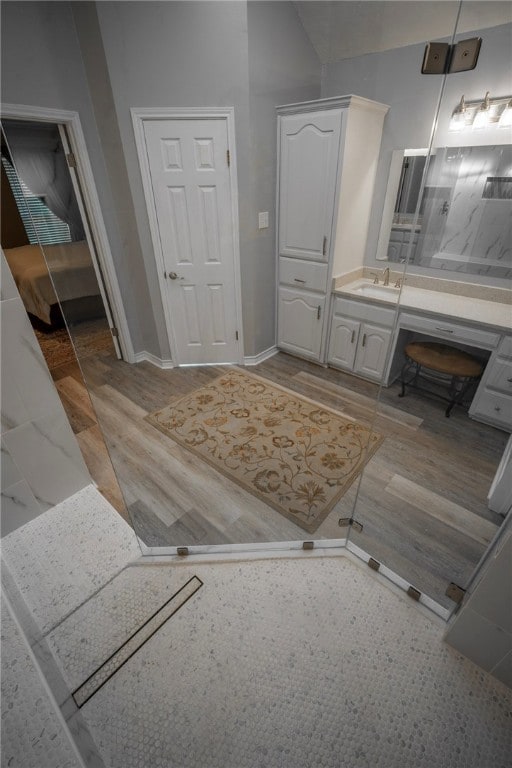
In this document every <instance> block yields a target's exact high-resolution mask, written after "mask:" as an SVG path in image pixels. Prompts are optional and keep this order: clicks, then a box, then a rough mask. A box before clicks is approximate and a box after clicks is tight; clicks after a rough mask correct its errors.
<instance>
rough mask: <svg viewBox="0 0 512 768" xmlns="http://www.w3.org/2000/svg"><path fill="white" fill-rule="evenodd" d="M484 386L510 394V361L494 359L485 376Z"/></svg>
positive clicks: (511, 393) (511, 368) (511, 367)
mask: <svg viewBox="0 0 512 768" xmlns="http://www.w3.org/2000/svg"><path fill="white" fill-rule="evenodd" d="M485 386H486V387H489V388H490V389H497V390H499V391H500V392H504V393H505V394H507V395H512V361H510V360H500V359H499V358H498V359H496V360H495V361H494V363H493V364H492V367H491V370H490V371H489V374H488V376H487V378H486V381H485Z"/></svg>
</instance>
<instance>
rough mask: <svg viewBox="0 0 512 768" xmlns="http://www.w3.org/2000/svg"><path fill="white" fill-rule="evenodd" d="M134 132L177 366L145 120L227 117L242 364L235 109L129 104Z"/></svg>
mask: <svg viewBox="0 0 512 768" xmlns="http://www.w3.org/2000/svg"><path fill="white" fill-rule="evenodd" d="M130 112H131V116H132V123H133V131H134V135H135V145H136V148H137V155H138V158H139V167H140V172H141V177H142V187H143V190H144V197H145V200H146V208H147V211H148V217H149V228H150V231H151V240H152V243H153V251H154V254H153V258H154V260H155V263H156V266H157V273H158V284H159V287H160V295H161V299H162V305H163V310H164V317H165V324H166V329H167V336H168V340H169V346H170V348H171V354H172V357H173V359H174V360H176V363H177V365H179V364H180V361H179V355H178V346H177V343H176V338H175V335H174V329H173V324H172V318H171V313H170V308H169V305H168V302H167V301H166V300H165V295H166V286H165V278H164V267H163V254H162V249H161V243H160V232H159V229H158V220H157V216H156V211H155V206H154V197H153V187H152V184H151V172H150V169H149V161H148V156H147V149H146V138H145V135H144V121H145V120H169V119H171V120H197V119H205V120H208V119H212V120H214V119H221V120H226V126H227V136H228V148H229V151H230V159H231V162H230V166H229V179H230V191H231V226H232V232H233V264H234V272H235V274H234V278H235V279H234V282H235V313H236V327H237V329H238V332H239V345H238V357H237V359H236V360H235V361H233V362H236V363H238V364H240V365H241V364H242V363H243V359H244V351H243V346H244V342H243V338H244V334H243V324H242V278H241V270H240V237H239V233H240V227H239V216H238V179H237V172H236V167H237V165H236V140H235V109H234V107H204V108H203V107H189V108H186V109H181V108H179V107H154V108H147V107H132V108H131V109H130Z"/></svg>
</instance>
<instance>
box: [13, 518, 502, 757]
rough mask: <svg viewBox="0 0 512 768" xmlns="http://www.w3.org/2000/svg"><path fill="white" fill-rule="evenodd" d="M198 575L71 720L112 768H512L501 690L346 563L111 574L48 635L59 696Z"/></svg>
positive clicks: (279, 562) (310, 558)
mask: <svg viewBox="0 0 512 768" xmlns="http://www.w3.org/2000/svg"><path fill="white" fill-rule="evenodd" d="M35 522H37V521H35ZM72 522H73V520H72V516H71V517H70V519H69V520H68V523H72ZM55 525H57V527H58V526H60V525H61V523H60V522H58V523H56V518H55V516H54V518H53V527H54V528H55ZM50 527H52V526H50ZM22 534H23V532H20V534H19V535H20V537H21V536H22ZM39 534H40V535H42V531H41V530H40V531H39ZM69 535H70V542H69V544H70V546H72V542H73V530H72V526H71V529H70V532H69ZM49 538H54V534H51V535H49ZM8 539H9V537H7V540H6V544H7V547H9V544H10V542H9V540H8ZM18 544H19V542H18V543H17V545H18ZM111 544H112V545H113V544H114V542H111ZM43 549H44V547H43ZM121 559H122V558H121ZM14 565H15V564H14V563H13V561H11V569H12V568H13V567H14ZM117 565H119V563H118V564H117ZM98 568H99V570H100V571H101V564H99V565H98ZM104 575H105V574H104ZM54 576H55V573H54ZM194 576H195V577H198V578H199V579H200V580H201V582H202V583H203V585H202V586H201V588H200V589H199V590H198V591H197V592H195V594H193V595H192V596H191V597H190V599H189V600H188V601H187V602H186V603H185V604H184V605H183V606H182V607H181V608H180V609H179V610H178V611H177V612H176V613H175V614H174V615H173V616H172V617H171V618H170V619H169V620H168V621H166V622H165V623H164V624H163V625H162V626H161V627H160V628H159V629H158V631H156V633H155V634H153V635H152V636H151V637H150V639H148V640H147V642H145V644H144V645H143V646H142V647H141V648H140V650H138V651H137V652H136V653H135V654H134V655H133V656H132V657H131V658H130V659H129V660H128V661H127V662H126V663H124V664H123V666H121V667H120V669H119V670H118V671H117V672H116V673H115V674H114V675H113V676H112V677H111V678H110V679H109V680H108V681H107V682H106V683H105V684H104V685H103V686H102V687H101V688H100V689H99V690H98V691H97V692H96V693H95V694H94V695H93V696H92V698H90V699H89V701H87V703H85V704H84V706H83V707H82V709H81V715H82V717H83V719H84V721H85V723H86V725H87V726H88V729H89V731H90V733H91V735H92V737H93V739H94V741H95V743H96V745H97V747H98V750H99V753H100V754H101V756H102V758H103V762H104V764H105V766H108V768H132V766H133V767H134V768H139V767H140V768H146V767H147V768H171V767H172V768H317V767H318V768H327V767H328V766H329V767H330V766H332V767H333V768H342V767H344V766H347V768H348V767H350V768H359V767H361V768H363V767H366V766H372V768H374V767H375V766H382V768H394V766H396V767H397V768H413V767H414V766H428V767H429V768H432V767H434V766H439V768H441V767H442V768H458V767H459V766H460V768H487V767H488V768H491V767H492V768H500V767H505V766H507V768H510V765H511V762H510V761H511V757H510V756H511V754H512V752H511V750H512V736H511V734H512V728H511V727H512V692H511V691H510V690H509V689H507V688H505V687H504V686H502V685H501V684H500V683H499V682H498V681H496V680H495V679H494V678H492V677H490V676H489V675H487V674H486V673H484V672H483V671H481V670H480V669H479V668H478V667H476V666H475V665H473V664H472V663H471V662H469V661H468V660H466V659H465V658H464V657H462V656H461V655H460V654H458V653H456V652H455V651H454V650H453V649H451V648H450V647H448V646H446V645H445V644H444V643H443V642H442V639H441V638H442V633H443V624H442V622H441V620H439V619H437V618H436V617H433V616H432V615H430V614H429V613H427V611H426V610H423V609H421V608H419V607H418V606H417V605H416V604H414V603H413V602H412V601H411V600H410V599H409V598H407V597H406V596H405V595H404V596H402V594H400V593H398V592H397V591H396V590H395V589H394V588H389V587H388V586H387V584H386V583H385V582H384V581H383V580H382V578H381V577H380V576H379V575H378V574H374V573H373V572H372V571H370V569H368V568H367V567H366V566H363V565H361V564H359V563H358V562H356V561H355V560H353V559H352V558H351V557H350V556H349V555H347V554H344V555H341V556H332V555H331V556H324V557H318V556H316V555H315V553H308V554H304V555H301V556H299V557H297V558H289V559H273V560H252V561H247V562H236V561H230V562H224V563H204V562H200V563H197V562H195V563H188V562H183V563H179V564H175V565H157V564H151V565H139V566H136V567H133V568H131V567H130V568H128V569H125V570H121V571H119V569H118V570H117V572H116V573H113V574H112V576H111V577H110V578H109V579H108V585H107V586H106V588H105V589H103V590H101V591H99V592H97V593H96V595H95V596H94V597H93V599H92V600H91V601H89V603H87V604H86V605H84V606H82V607H81V608H79V609H78V610H74V611H70V610H69V605H67V606H66V610H63V612H62V616H61V617H60V619H59V620H56V619H55V617H54V618H53V627H51V628H48V627H47V628H46V631H47V641H48V644H49V647H50V648H51V650H52V652H53V654H54V658H55V660H56V663H57V665H58V666H59V668H60V670H61V672H62V675H63V676H64V678H65V679H66V681H67V683H68V685H69V687H70V689H74V688H75V687H76V686H77V685H78V684H80V682H83V681H84V680H85V678H86V677H87V676H88V675H89V674H90V672H91V669H93V668H94V666H95V665H96V664H97V663H98V662H99V663H101V659H103V660H104V659H105V656H106V655H108V654H109V653H111V651H112V648H113V647H114V646H116V645H117V644H118V642H119V640H120V638H121V639H122V637H123V635H126V634H127V633H130V631H132V630H133V628H136V626H138V625H140V623H141V621H144V619H145V618H146V617H149V615H150V614H151V613H152V612H154V610H155V608H156V607H158V605H159V604H161V603H162V602H164V601H165V599H167V598H168V596H169V595H170V594H171V593H174V592H175V591H176V589H177V588H179V586H181V585H183V584H184V583H185V582H187V581H188V580H189V579H191V578H192V577H194ZM15 578H16V575H15ZM20 580H21V581H24V586H25V594H27V589H28V587H27V581H30V574H27V573H24V575H23V577H22V578H20V576H19V574H18V577H17V581H18V586H20V588H21V586H22V585H21V584H20V583H19V582H20ZM90 586H91V585H90V584H89V589H90ZM54 597H55V594H54ZM53 604H54V602H52V605H53ZM17 764H19V765H23V763H17ZM89 764H90V765H92V766H94V768H99V765H98V762H96V763H94V762H90V763H89ZM13 765H16V763H13ZM37 765H38V768H46V764H45V763H43V762H40V763H38V764H37ZM47 765H48V766H51V768H54V766H55V765H56V763H47Z"/></svg>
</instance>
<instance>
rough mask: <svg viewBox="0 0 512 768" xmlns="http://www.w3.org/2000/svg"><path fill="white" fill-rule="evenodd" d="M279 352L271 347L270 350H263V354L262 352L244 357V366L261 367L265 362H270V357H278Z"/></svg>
mask: <svg viewBox="0 0 512 768" xmlns="http://www.w3.org/2000/svg"><path fill="white" fill-rule="evenodd" d="M278 352H279V350H278V348H277V347H275V346H274V347H269V348H268V349H265V350H263V352H260V353H259V354H258V355H249V356H247V357H244V365H259V363H263V362H264V360H268V359H269V357H273V356H274V355H277V353H278Z"/></svg>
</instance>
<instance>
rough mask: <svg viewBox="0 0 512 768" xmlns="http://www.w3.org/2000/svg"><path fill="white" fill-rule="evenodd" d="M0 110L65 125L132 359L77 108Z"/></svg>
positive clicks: (16, 117) (116, 315)
mask: <svg viewBox="0 0 512 768" xmlns="http://www.w3.org/2000/svg"><path fill="white" fill-rule="evenodd" d="M1 114H2V117H3V118H6V119H14V120H31V121H39V122H45V123H56V124H59V123H60V124H63V125H65V126H66V128H67V129H68V135H69V142H70V145H71V151H72V152H73V154H74V155H75V158H76V161H77V169H76V172H77V175H78V177H79V179H80V182H81V189H82V194H83V198H84V205H85V208H86V210H87V213H88V216H89V221H90V225H91V230H92V235H93V238H94V243H95V245H96V248H95V252H96V255H97V258H98V261H99V265H100V269H101V273H102V275H103V278H104V281H105V283H106V289H107V293H108V297H109V301H110V305H111V309H112V314H113V320H114V322H115V325H116V328H117V330H118V332H119V343H120V346H121V350H122V353H123V357H124V359H125V360H126V362H129V363H133V362H134V351H133V344H132V340H131V337H130V330H129V328H128V322H127V320H126V314H125V311H124V306H123V299H122V294H121V291H120V288H119V283H118V281H117V274H116V270H115V266H114V261H113V258H112V252H111V250H110V243H109V240H108V235H107V230H106V228H105V222H104V220H103V214H102V212H101V205H100V201H99V197H98V193H97V190H96V185H95V182H94V176H93V173H92V167H91V163H90V161H89V155H88V153H87V145H86V142H85V136H84V133H83V131H82V125H81V122H80V116H79V114H78V112H71V111H68V110H63V109H47V108H44V107H31V106H27V105H24V104H2V106H1ZM93 258H94V255H93Z"/></svg>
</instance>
